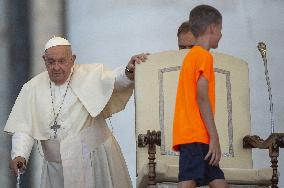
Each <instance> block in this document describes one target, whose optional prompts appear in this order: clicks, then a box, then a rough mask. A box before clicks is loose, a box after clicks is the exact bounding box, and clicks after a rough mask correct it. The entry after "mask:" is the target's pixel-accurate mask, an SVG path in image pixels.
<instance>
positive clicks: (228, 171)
mask: <svg viewBox="0 0 284 188" xmlns="http://www.w3.org/2000/svg"><path fill="white" fill-rule="evenodd" d="M186 53H187V50H180V51H167V52H161V53H156V54H152V55H150V56H149V57H148V60H147V62H145V63H142V64H139V65H137V67H136V73H135V105H136V107H135V110H136V120H135V121H136V136H137V187H138V188H142V187H147V185H151V184H152V185H154V184H156V183H157V185H158V187H176V182H177V176H178V153H176V152H173V151H172V150H171V145H172V121H173V114H174V106H175V96H176V88H177V82H178V75H179V70H180V66H181V63H182V61H183V58H184V56H185V55H186ZM213 56H214V67H215V78H216V114H215V121H216V126H217V130H218V133H219V137H220V143H221V149H222V154H223V156H222V159H221V162H220V166H221V168H222V169H223V171H224V173H225V177H226V180H227V182H228V183H229V184H230V187H238V186H242V187H268V186H270V185H271V179H272V173H273V170H272V168H270V167H267V168H263V169H255V168H253V166H252V163H253V161H252V150H251V149H250V148H248V149H245V148H244V147H243V138H244V137H245V136H246V135H250V133H251V132H250V131H251V124H250V94H249V77H248V76H249V71H248V64H247V63H246V62H245V61H243V60H241V59H239V58H235V57H232V56H230V55H226V54H221V53H213ZM148 130H149V131H148ZM147 131H148V134H146V133H147ZM152 131H154V132H152ZM155 131H156V132H155ZM256 139H257V140H258V141H260V142H261V144H263V142H264V141H263V140H261V139H259V138H258V137H256ZM248 140H251V139H248ZM150 142H152V144H150ZM147 144H148V145H147ZM254 144H255V145H257V143H256V141H255V142H254ZM247 147H257V146H253V144H248V143H247ZM267 147H268V146H267ZM263 148H265V147H264V146H263ZM148 158H149V159H148ZM276 172H277V170H276ZM274 176H275V175H274ZM274 178H275V177H274ZM277 181H278V180H277Z"/></svg>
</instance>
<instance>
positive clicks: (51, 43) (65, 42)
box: [44, 36, 71, 50]
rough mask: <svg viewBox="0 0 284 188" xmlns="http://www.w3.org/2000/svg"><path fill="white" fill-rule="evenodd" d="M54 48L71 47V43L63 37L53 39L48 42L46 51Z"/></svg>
mask: <svg viewBox="0 0 284 188" xmlns="http://www.w3.org/2000/svg"><path fill="white" fill-rule="evenodd" d="M54 46H71V43H70V42H69V41H68V40H66V39H65V38H62V37H55V36H54V37H52V38H51V39H49V41H47V43H46V44H45V47H44V50H47V49H48V48H51V47H54Z"/></svg>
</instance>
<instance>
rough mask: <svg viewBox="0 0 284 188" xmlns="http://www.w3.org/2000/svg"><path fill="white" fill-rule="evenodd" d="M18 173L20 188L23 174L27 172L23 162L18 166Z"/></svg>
mask: <svg viewBox="0 0 284 188" xmlns="http://www.w3.org/2000/svg"><path fill="white" fill-rule="evenodd" d="M17 167H18V172H17V188H20V183H21V174H23V173H24V172H25V168H26V166H25V165H24V164H23V163H22V162H18V164H17Z"/></svg>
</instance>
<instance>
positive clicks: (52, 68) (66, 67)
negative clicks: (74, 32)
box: [42, 46, 76, 85]
mask: <svg viewBox="0 0 284 188" xmlns="http://www.w3.org/2000/svg"><path fill="white" fill-rule="evenodd" d="M42 57H43V59H44V61H45V67H46V69H47V72H48V75H49V78H50V80H51V81H53V82H54V83H55V84H56V85H61V84H64V83H65V82H66V80H67V79H68V77H69V75H70V73H71V69H72V66H73V65H74V61H75V59H76V56H75V55H72V51H71V48H70V46H54V47H51V48H49V49H47V50H46V51H45V54H44V55H43V56H42Z"/></svg>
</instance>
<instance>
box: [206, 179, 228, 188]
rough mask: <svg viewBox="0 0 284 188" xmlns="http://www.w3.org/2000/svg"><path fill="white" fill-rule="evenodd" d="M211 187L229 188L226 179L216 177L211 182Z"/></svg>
mask: <svg viewBox="0 0 284 188" xmlns="http://www.w3.org/2000/svg"><path fill="white" fill-rule="evenodd" d="M209 186H210V188H229V185H228V184H227V182H226V181H225V180H224V179H215V180H213V181H211V182H210V183H209Z"/></svg>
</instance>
